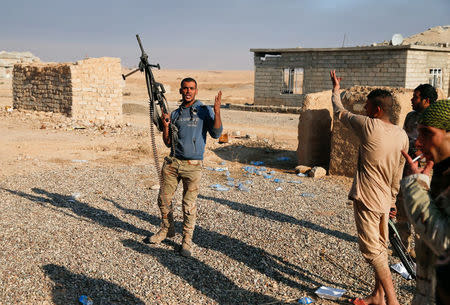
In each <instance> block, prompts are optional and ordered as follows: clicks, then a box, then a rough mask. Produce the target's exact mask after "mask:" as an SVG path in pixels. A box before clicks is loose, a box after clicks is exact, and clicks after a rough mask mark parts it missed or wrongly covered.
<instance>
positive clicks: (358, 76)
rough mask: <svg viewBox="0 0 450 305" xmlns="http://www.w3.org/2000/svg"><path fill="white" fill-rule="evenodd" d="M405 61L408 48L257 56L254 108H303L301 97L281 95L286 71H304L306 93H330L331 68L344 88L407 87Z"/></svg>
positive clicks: (299, 95)
mask: <svg viewBox="0 0 450 305" xmlns="http://www.w3.org/2000/svg"><path fill="white" fill-rule="evenodd" d="M406 58H407V50H406V49H374V50H368V49H361V50H355V49H353V50H345V49H341V50H335V51H299V52H286V53H281V55H278V56H265V57H261V56H260V55H259V54H258V53H255V58H254V63H255V94H254V100H255V105H256V104H257V105H286V106H301V105H302V103H303V100H304V96H303V95H302V94H282V93H281V88H282V82H283V69H284V68H303V69H304V73H303V88H302V89H303V93H304V94H308V93H314V92H320V91H324V90H329V89H330V80H329V71H330V70H331V69H335V70H336V71H337V73H338V75H339V76H341V77H342V78H343V80H342V83H341V87H342V88H349V87H351V86H355V85H361V86H390V87H404V85H405V73H406Z"/></svg>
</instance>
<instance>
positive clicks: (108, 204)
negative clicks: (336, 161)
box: [0, 162, 415, 305]
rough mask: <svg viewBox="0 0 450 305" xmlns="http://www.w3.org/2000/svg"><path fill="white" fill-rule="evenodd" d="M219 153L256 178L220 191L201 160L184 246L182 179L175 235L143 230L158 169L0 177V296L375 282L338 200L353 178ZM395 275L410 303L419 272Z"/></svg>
mask: <svg viewBox="0 0 450 305" xmlns="http://www.w3.org/2000/svg"><path fill="white" fill-rule="evenodd" d="M227 165H228V166H229V167H230V171H231V177H234V178H235V179H237V180H240V181H245V180H247V179H251V180H252V181H253V184H251V185H249V188H250V191H249V192H241V191H238V190H237V189H231V190H229V191H227V192H220V191H216V190H213V189H211V188H209V187H208V186H209V185H212V184H215V183H221V184H223V185H224V184H226V177H225V176H224V174H223V172H216V171H209V170H206V169H205V170H204V175H203V178H202V179H203V180H202V188H201V191H200V195H199V199H198V214H199V215H198V221H197V227H196V230H195V236H194V243H195V247H194V255H193V257H192V258H183V257H181V256H180V255H179V254H177V252H176V251H175V250H176V249H177V247H178V245H179V244H180V242H181V224H182V212H181V203H180V202H181V190H178V191H177V194H176V197H175V207H176V210H175V214H176V215H175V217H176V229H177V236H176V237H175V238H174V239H173V240H167V241H166V242H164V243H162V244H161V245H146V244H144V243H143V242H142V240H143V238H144V237H145V236H147V235H151V234H153V232H156V231H157V229H158V226H159V222H160V221H159V211H158V208H157V206H156V196H157V191H155V190H151V189H149V187H148V185H145V184H144V183H143V179H142V177H144V176H154V168H153V166H151V165H131V166H119V165H115V166H112V165H111V166H107V167H106V166H98V165H94V164H90V163H89V162H88V163H72V164H70V163H69V164H62V165H60V166H58V167H56V166H54V165H49V164H41V166H39V170H37V171H33V172H29V173H28V174H25V175H24V174H22V175H12V176H8V179H6V180H4V181H2V182H1V183H0V198H1V200H0V209H1V211H2V212H1V217H0V237H1V241H2V242H1V245H0V248H1V255H0V303H1V304H77V299H78V297H79V296H80V295H88V296H90V297H91V298H92V299H93V301H94V304H96V305H99V304H267V303H270V304H284V303H289V302H294V303H295V300H296V299H298V298H300V297H302V296H311V297H313V298H314V299H316V300H317V301H316V304H335V303H334V302H331V301H325V300H322V299H317V298H316V297H315V296H314V294H313V292H314V290H315V289H317V288H318V287H320V286H322V285H326V286H331V287H336V288H342V289H346V290H347V294H348V295H350V296H363V295H366V294H368V293H369V292H370V288H371V287H368V286H367V285H366V284H365V283H364V282H369V283H370V284H372V283H373V280H372V278H373V275H372V271H371V270H370V269H369V267H368V266H367V264H366V263H365V262H364V260H363V259H362V256H361V255H360V253H359V251H358V248H357V244H356V237H355V228H354V224H353V212H352V208H351V206H350V205H348V204H347V200H346V195H347V192H348V189H349V179H344V178H337V177H326V178H323V179H318V180H313V179H311V178H298V177H296V176H295V175H293V174H288V173H285V172H283V171H282V170H277V173H276V175H275V176H276V177H277V178H282V179H284V180H285V181H288V180H296V181H297V180H300V181H302V183H301V184H296V183H287V182H284V183H275V182H273V181H272V180H268V179H264V178H263V177H261V176H253V177H243V172H242V170H241V169H240V167H241V165H240V164H237V163H236V162H227ZM206 166H211V167H218V166H222V165H219V164H217V163H212V162H209V163H208V162H206V163H205V167H206ZM275 167H276V166H275ZM279 168H281V167H279ZM277 187H281V188H282V190H279V191H276V188H277ZM304 193H313V194H314V195H315V196H314V197H303V196H302V194H304ZM391 261H395V262H397V261H398V260H397V259H396V258H392V257H391ZM339 266H341V267H344V268H345V269H346V270H348V271H350V273H349V272H346V271H344V270H342V269H341V268H340V267H339ZM393 278H394V281H395V287H396V291H397V294H398V296H399V299H400V303H401V304H406V303H409V302H410V299H411V298H412V291H413V287H414V285H415V282H414V281H406V280H404V279H403V278H401V277H400V276H399V275H398V274H393Z"/></svg>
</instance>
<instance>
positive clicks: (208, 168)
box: [205, 166, 214, 171]
mask: <svg viewBox="0 0 450 305" xmlns="http://www.w3.org/2000/svg"><path fill="white" fill-rule="evenodd" d="M205 169H206V170H209V171H213V170H214V168H212V167H211V166H206V167H205Z"/></svg>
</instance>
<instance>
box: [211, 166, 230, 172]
mask: <svg viewBox="0 0 450 305" xmlns="http://www.w3.org/2000/svg"><path fill="white" fill-rule="evenodd" d="M214 170H215V171H216V172H227V171H228V167H216V168H215V169H214Z"/></svg>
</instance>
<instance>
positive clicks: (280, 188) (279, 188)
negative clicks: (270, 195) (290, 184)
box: [275, 186, 283, 191]
mask: <svg viewBox="0 0 450 305" xmlns="http://www.w3.org/2000/svg"><path fill="white" fill-rule="evenodd" d="M282 190H283V188H282V187H281V186H279V187H277V188H276V189H275V191H282Z"/></svg>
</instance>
